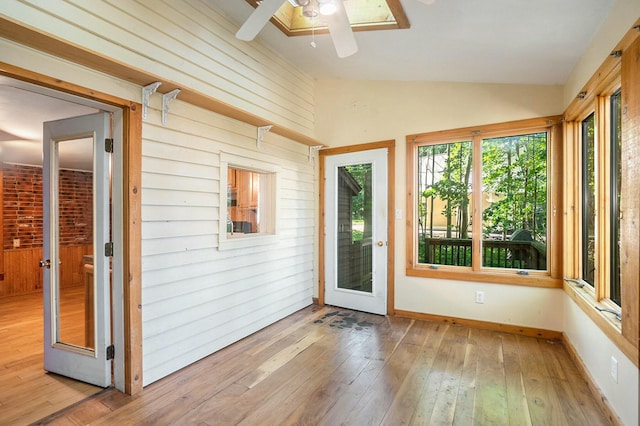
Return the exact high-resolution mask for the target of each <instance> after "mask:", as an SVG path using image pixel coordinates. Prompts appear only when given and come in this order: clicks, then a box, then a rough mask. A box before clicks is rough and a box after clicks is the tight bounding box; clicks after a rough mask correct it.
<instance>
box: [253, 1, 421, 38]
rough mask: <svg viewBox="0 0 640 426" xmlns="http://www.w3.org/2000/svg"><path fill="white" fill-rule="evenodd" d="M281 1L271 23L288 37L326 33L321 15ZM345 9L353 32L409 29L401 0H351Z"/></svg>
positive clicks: (345, 5) (345, 3)
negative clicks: (303, 10)
mask: <svg viewBox="0 0 640 426" xmlns="http://www.w3.org/2000/svg"><path fill="white" fill-rule="evenodd" d="M247 3H249V4H250V5H251V6H253V7H257V6H258V3H259V1H258V0H247ZM282 3H283V4H282V7H280V9H278V11H277V12H276V13H275V15H274V16H273V18H271V22H272V23H273V24H274V25H275V26H276V27H278V28H279V29H280V30H281V31H282V32H283V33H284V34H286V35H287V36H289V37H292V36H299V35H310V34H311V33H312V32H316V33H324V32H327V25H326V24H325V22H324V21H323V18H322V16H317V17H316V18H307V17H306V16H304V15H303V14H302V7H294V6H293V5H292V4H291V3H290V2H288V1H284V0H283V2H282ZM344 8H345V10H346V12H347V16H348V17H349V22H350V23H351V28H352V29H353V30H354V31H376V30H386V29H402V28H409V21H408V19H407V16H406V15H405V13H404V9H403V8H402V5H401V4H400V0H348V1H345V2H344Z"/></svg>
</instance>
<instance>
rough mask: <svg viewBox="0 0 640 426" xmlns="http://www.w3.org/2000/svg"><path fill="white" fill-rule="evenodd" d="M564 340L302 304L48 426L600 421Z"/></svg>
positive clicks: (44, 421)
mask: <svg viewBox="0 0 640 426" xmlns="http://www.w3.org/2000/svg"><path fill="white" fill-rule="evenodd" d="M597 407H598V406H597V404H596V403H595V401H594V399H593V395H592V394H591V393H590V391H589V389H588V387H587V386H586V384H585V382H584V381H583V380H582V378H581V377H580V375H579V373H578V371H577V370H576V368H575V366H574V365H573V364H572V362H571V360H570V358H569V355H568V353H567V351H566V350H565V348H564V347H563V345H562V344H561V343H559V342H553V341H546V340H543V339H537V338H532V337H523V336H516V335H511V334H505V333H500V332H494V331H485V330H479V329H473V328H467V327H462V326H456V325H446V324H440V323H434V322H427V321H418V320H410V319H404V318H395V317H381V316H376V315H370V314H364V313H360V312H354V311H349V310H344V309H338V308H333V307H318V306H310V307H308V308H306V309H303V310H301V311H299V312H297V313H295V314H293V315H291V316H289V317H287V318H285V319H284V320H282V321H280V322H278V323H276V324H274V325H272V326H270V327H268V328H266V329H264V330H262V331H260V332H258V333H256V334H254V335H252V336H249V337H248V338H246V339H244V340H242V341H240V342H238V343H236V344H234V345H231V346H229V347H228V348H226V349H223V350H221V351H219V352H217V353H216V354H213V355H211V356H209V357H207V358H205V359H203V360H201V361H199V362H197V363H195V364H193V365H191V366H189V367H187V368H185V369H183V370H181V371H179V372H177V373H175V374H173V375H171V376H169V377H167V378H165V379H163V380H160V381H158V382H156V383H154V384H151V385H149V386H147V387H146V388H145V389H144V390H143V391H142V392H141V393H140V394H139V395H137V396H134V397H130V396H126V395H123V394H121V393H120V392H117V391H114V390H107V391H103V392H102V393H100V394H98V395H96V396H95V397H92V398H89V399H87V400H85V401H83V402H81V403H79V404H77V405H75V406H73V407H71V408H69V409H67V410H63V411H61V412H59V413H57V414H55V415H52V416H49V417H46V418H44V419H42V420H41V421H40V422H38V424H53V425H70V424H71V425H80V424H89V423H91V424H98V425H114V424H118V425H133V424H135V425H138V424H142V425H192V424H194V425H236V424H240V425H338V424H345V425H400V424H421V425H422V424H424V425H426V424H430V425H554V426H555V425H586V424H588V425H607V424H610V423H609V421H608V419H607V418H606V417H605V415H604V414H603V413H602V412H601V411H600V410H599V409H598V408H597Z"/></svg>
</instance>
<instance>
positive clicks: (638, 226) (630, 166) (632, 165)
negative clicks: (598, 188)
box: [620, 37, 640, 365]
mask: <svg viewBox="0 0 640 426" xmlns="http://www.w3.org/2000/svg"><path fill="white" fill-rule="evenodd" d="M621 78H622V155H621V159H622V188H621V191H620V192H621V197H620V198H621V200H620V214H621V219H620V248H621V249H620V283H621V292H622V334H623V335H624V336H625V337H626V338H627V339H628V340H629V341H630V342H632V344H633V345H634V346H635V347H636V348H639V347H640V327H639V325H638V324H639V323H640V306H639V305H640V301H639V299H640V290H639V289H640V263H639V262H638V259H640V191H638V188H640V168H638V158H640V37H637V38H636V39H635V41H634V42H633V44H631V45H630V46H629V47H628V48H627V49H625V50H624V51H623V54H622V69H621ZM636 361H637V360H636ZM636 365H637V364H636Z"/></svg>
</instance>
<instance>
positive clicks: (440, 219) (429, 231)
mask: <svg viewBox="0 0 640 426" xmlns="http://www.w3.org/2000/svg"><path fill="white" fill-rule="evenodd" d="M559 123H560V120H559V117H545V118H540V119H532V120H523V121H518V122H511V123H502V124H494V125H487V126H480V127H476V128H466V129H458V130H451V131H445V132H436V133H425V134H419V135H410V136H408V137H407V158H408V171H407V182H408V185H407V187H408V197H407V213H408V214H407V216H408V219H409V220H408V222H407V223H408V225H407V242H408V245H407V274H408V275H413V276H430V277H431V276H433V277H442V278H452V279H464V280H475V281H487V282H501V283H512V284H518V283H521V284H527V285H540V286H550V287H552V286H558V278H559V275H558V272H557V271H558V264H559V262H557V260H556V259H554V258H552V256H557V255H558V253H556V252H555V250H556V247H558V246H557V245H556V246H555V247H554V246H552V243H551V240H552V237H555V235H556V233H557V232H558V231H559V229H555V228H559V227H560V226H561V225H560V222H559V220H558V216H557V212H558V208H559V206H558V203H559V200H560V198H559V196H558V195H559V194H560V191H559V190H558V189H557V188H555V187H553V186H552V185H555V186H556V187H557V186H558V185H560V184H561V182H560V181H559V179H554V178H553V175H552V171H553V170H555V171H556V175H559V174H558V173H559V172H560V171H561V164H559V163H560V161H557V160H553V159H552V156H551V155H550V154H551V153H552V152H556V153H559V152H561V151H560V150H561V140H560V138H561V136H560V131H559V129H560V126H559ZM552 163H553V164H552ZM548 212H552V214H548ZM552 228H554V232H555V233H552V232H551V229H552Z"/></svg>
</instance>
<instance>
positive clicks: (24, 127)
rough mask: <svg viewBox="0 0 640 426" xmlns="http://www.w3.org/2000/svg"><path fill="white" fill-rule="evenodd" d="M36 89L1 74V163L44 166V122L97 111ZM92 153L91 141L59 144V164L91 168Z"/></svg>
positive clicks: (65, 166)
mask: <svg viewBox="0 0 640 426" xmlns="http://www.w3.org/2000/svg"><path fill="white" fill-rule="evenodd" d="M34 90H37V89H35V88H33V87H32V86H31V85H29V84H27V83H23V82H20V81H17V80H13V79H10V78H8V77H2V76H0V161H1V162H4V163H19V164H28V165H41V164H42V123H44V122H45V121H52V120H58V119H61V118H69V117H75V116H79V115H86V114H91V113H93V112H97V110H96V109H94V108H90V107H87V106H84V105H80V104H77V103H74V102H69V101H67V100H62V99H58V98H55V97H52V96H45V95H43V94H41V93H37V92H36V91H34ZM72 145H73V146H72ZM92 153H93V151H92V144H91V143H72V142H70V141H68V142H65V143H64V144H62V145H61V147H60V152H59V156H60V166H61V167H63V168H70V169H78V170H91V169H92V166H93V164H92V161H93V156H92Z"/></svg>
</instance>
